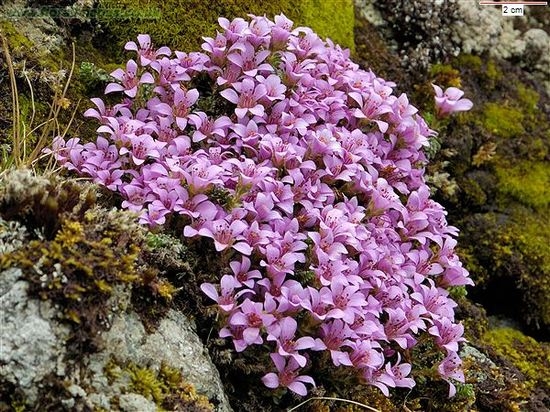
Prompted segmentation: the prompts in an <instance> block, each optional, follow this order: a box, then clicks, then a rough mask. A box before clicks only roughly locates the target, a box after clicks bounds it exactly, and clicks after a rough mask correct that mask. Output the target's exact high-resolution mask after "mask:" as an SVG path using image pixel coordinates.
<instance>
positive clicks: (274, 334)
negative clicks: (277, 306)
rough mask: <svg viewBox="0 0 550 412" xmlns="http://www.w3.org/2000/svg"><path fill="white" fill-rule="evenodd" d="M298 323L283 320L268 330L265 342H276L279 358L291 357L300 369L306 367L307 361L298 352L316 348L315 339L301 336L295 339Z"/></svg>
mask: <svg viewBox="0 0 550 412" xmlns="http://www.w3.org/2000/svg"><path fill="white" fill-rule="evenodd" d="M297 327H298V323H297V322H296V321H295V320H294V319H292V318H289V317H286V318H283V319H281V320H279V322H278V323H276V325H275V326H272V327H271V328H270V330H271V332H270V333H269V335H268V337H267V340H270V341H276V342H277V353H279V355H281V356H285V357H287V356H290V357H292V358H293V359H294V360H295V361H296V363H298V365H300V367H302V368H303V367H304V366H306V362H307V359H306V357H305V356H303V355H300V354H299V353H298V351H299V350H304V349H310V348H313V347H315V346H316V343H315V339H313V338H312V337H311V336H303V337H301V338H298V339H296V337H295V335H296V329H297Z"/></svg>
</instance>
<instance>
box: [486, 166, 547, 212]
mask: <svg viewBox="0 0 550 412" xmlns="http://www.w3.org/2000/svg"><path fill="white" fill-rule="evenodd" d="M495 172H496V175H497V177H498V179H499V184H498V190H499V192H500V194H501V196H502V200H501V202H503V203H509V202H510V200H511V199H510V198H513V199H514V200H515V201H516V202H519V203H522V204H524V205H526V206H529V207H533V208H535V209H539V210H542V209H546V208H548V206H549V205H550V185H549V184H548V182H550V164H549V163H548V162H540V161H539V162H535V161H527V160H523V161H519V162H517V163H516V164H508V162H505V161H502V160H500V161H499V162H498V163H497V165H496V166H495Z"/></svg>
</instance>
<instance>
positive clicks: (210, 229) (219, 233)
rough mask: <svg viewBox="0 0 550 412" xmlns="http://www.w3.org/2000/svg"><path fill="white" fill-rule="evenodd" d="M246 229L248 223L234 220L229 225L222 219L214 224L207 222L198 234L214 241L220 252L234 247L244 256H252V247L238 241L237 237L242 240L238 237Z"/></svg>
mask: <svg viewBox="0 0 550 412" xmlns="http://www.w3.org/2000/svg"><path fill="white" fill-rule="evenodd" d="M246 227H247V225H246V223H244V222H242V221H239V220H234V221H233V222H231V224H229V223H227V221H226V220H223V219H220V220H216V221H214V222H206V223H205V224H204V225H203V227H202V228H201V229H200V230H199V232H198V234H199V235H201V236H206V237H209V238H212V239H214V245H215V247H216V250H217V251H218V252H220V251H222V250H224V249H227V248H228V247H232V248H233V249H235V250H237V251H239V252H241V253H242V254H245V255H250V253H252V248H251V247H250V245H249V244H247V243H246V242H244V241H238V240H237V237H239V238H240V236H238V235H240V234H241V233H242V232H243V231H244V230H245V229H246Z"/></svg>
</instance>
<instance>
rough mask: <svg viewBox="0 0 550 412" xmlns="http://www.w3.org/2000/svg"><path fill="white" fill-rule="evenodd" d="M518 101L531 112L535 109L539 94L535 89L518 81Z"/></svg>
mask: <svg viewBox="0 0 550 412" xmlns="http://www.w3.org/2000/svg"><path fill="white" fill-rule="evenodd" d="M517 94H518V102H519V104H520V105H521V106H522V107H523V108H524V109H525V110H526V111H527V112H528V113H532V112H533V111H535V110H537V105H538V104H539V100H540V96H539V94H538V93H537V91H536V90H533V89H532V88H531V87H528V86H526V85H524V84H523V83H520V84H519V85H518V89H517Z"/></svg>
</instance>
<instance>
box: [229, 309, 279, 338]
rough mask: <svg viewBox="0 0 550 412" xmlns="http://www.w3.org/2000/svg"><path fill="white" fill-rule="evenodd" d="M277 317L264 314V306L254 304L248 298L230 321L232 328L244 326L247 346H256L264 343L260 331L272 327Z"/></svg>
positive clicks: (243, 332)
mask: <svg viewBox="0 0 550 412" xmlns="http://www.w3.org/2000/svg"><path fill="white" fill-rule="evenodd" d="M274 321H275V317H274V316H273V315H271V314H268V313H265V312H264V305H263V304H262V303H260V302H252V301H251V300H250V299H248V298H246V299H245V300H244V302H243V303H242V304H241V305H240V306H239V308H238V310H237V311H235V312H234V313H233V314H232V315H231V318H230V319H229V324H230V325H231V326H242V327H244V329H243V331H242V335H243V340H244V342H245V343H246V345H256V344H261V343H262V342H263V340H262V338H261V337H260V329H261V328H263V327H268V326H270V325H271V324H272V323H273V322H274Z"/></svg>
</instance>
